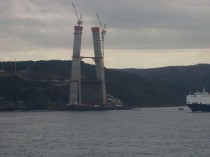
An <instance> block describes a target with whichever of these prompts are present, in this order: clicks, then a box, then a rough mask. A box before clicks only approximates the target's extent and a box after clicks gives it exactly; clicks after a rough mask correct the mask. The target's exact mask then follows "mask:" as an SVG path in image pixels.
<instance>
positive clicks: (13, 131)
mask: <svg viewBox="0 0 210 157" xmlns="http://www.w3.org/2000/svg"><path fill="white" fill-rule="evenodd" d="M16 156H17V157H31V156H33V157H138V156H139V157H209V156H210V113H192V112H191V111H190V110H189V109H188V108H185V110H184V111H180V110H178V108H177V107H174V108H142V109H141V111H133V110H128V111H93V112H60V111H57V112H56V111H54V112H0V157H16Z"/></svg>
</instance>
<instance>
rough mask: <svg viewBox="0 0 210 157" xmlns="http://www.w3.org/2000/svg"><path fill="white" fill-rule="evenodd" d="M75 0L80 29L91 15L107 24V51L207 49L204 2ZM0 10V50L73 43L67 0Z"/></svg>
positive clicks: (208, 7)
mask: <svg viewBox="0 0 210 157" xmlns="http://www.w3.org/2000/svg"><path fill="white" fill-rule="evenodd" d="M75 4H76V7H77V9H78V11H79V12H82V13H83V16H84V27H91V25H96V24H98V22H97V18H96V16H95V13H96V12H98V13H99V14H100V16H101V20H102V21H103V22H105V23H106V24H107V36H106V47H107V48H110V49H112V48H118V49H119V48H125V49H166V48H167V49H177V48H189V49H191V48H209V42H210V27H209V25H210V2H209V1H207V0H200V1H197V0H178V1H172V0H132V1H123V0H121V1H119V0H106V1H98V0H88V1H86V0H82V1H79V0H77V1H75ZM0 9H1V11H2V14H1V15H0V41H1V42H2V43H7V44H0V49H1V50H25V49H30V48H34V49H35V48H43V49H47V48H68V49H69V48H71V47H72V45H73V44H72V40H73V26H74V25H75V23H76V17H75V15H74V11H73V8H72V6H71V1H69V0H6V1H5V0H0ZM87 30H89V28H87ZM85 31H86V30H85ZM85 31H84V34H83V39H84V41H83V47H87V48H90V47H92V45H90V43H91V40H92V39H91V36H90V32H88V33H87V32H85ZM87 35H89V36H88V37H87ZM8 45H10V46H8Z"/></svg>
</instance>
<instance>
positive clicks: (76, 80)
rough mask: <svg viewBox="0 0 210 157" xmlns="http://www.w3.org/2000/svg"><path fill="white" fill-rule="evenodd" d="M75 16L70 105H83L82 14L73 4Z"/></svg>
mask: <svg viewBox="0 0 210 157" xmlns="http://www.w3.org/2000/svg"><path fill="white" fill-rule="evenodd" d="M72 5H73V8H74V11H75V14H76V16H77V20H78V21H77V26H74V45H73V56H72V69H71V80H70V95H69V104H70V105H71V104H74V105H75V104H81V68H80V59H81V58H80V51H81V38H82V29H83V27H82V14H81V15H80V17H79V16H78V14H77V11H76V9H75V6H74V3H72Z"/></svg>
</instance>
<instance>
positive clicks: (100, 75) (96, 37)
mask: <svg viewBox="0 0 210 157" xmlns="http://www.w3.org/2000/svg"><path fill="white" fill-rule="evenodd" d="M91 30H92V35H93V46H94V54H95V64H96V79H97V81H99V82H100V89H101V96H102V103H103V105H106V104H107V101H106V87H105V76H104V62H103V57H104V56H103V54H102V49H101V39H100V28H99V27H93V28H91Z"/></svg>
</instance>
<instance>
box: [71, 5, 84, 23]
mask: <svg viewBox="0 0 210 157" xmlns="http://www.w3.org/2000/svg"><path fill="white" fill-rule="evenodd" d="M72 6H73V8H74V12H75V15H76V17H77V24H78V26H81V25H82V14H80V17H79V15H78V13H77V10H76V8H75V5H74V3H72Z"/></svg>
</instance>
